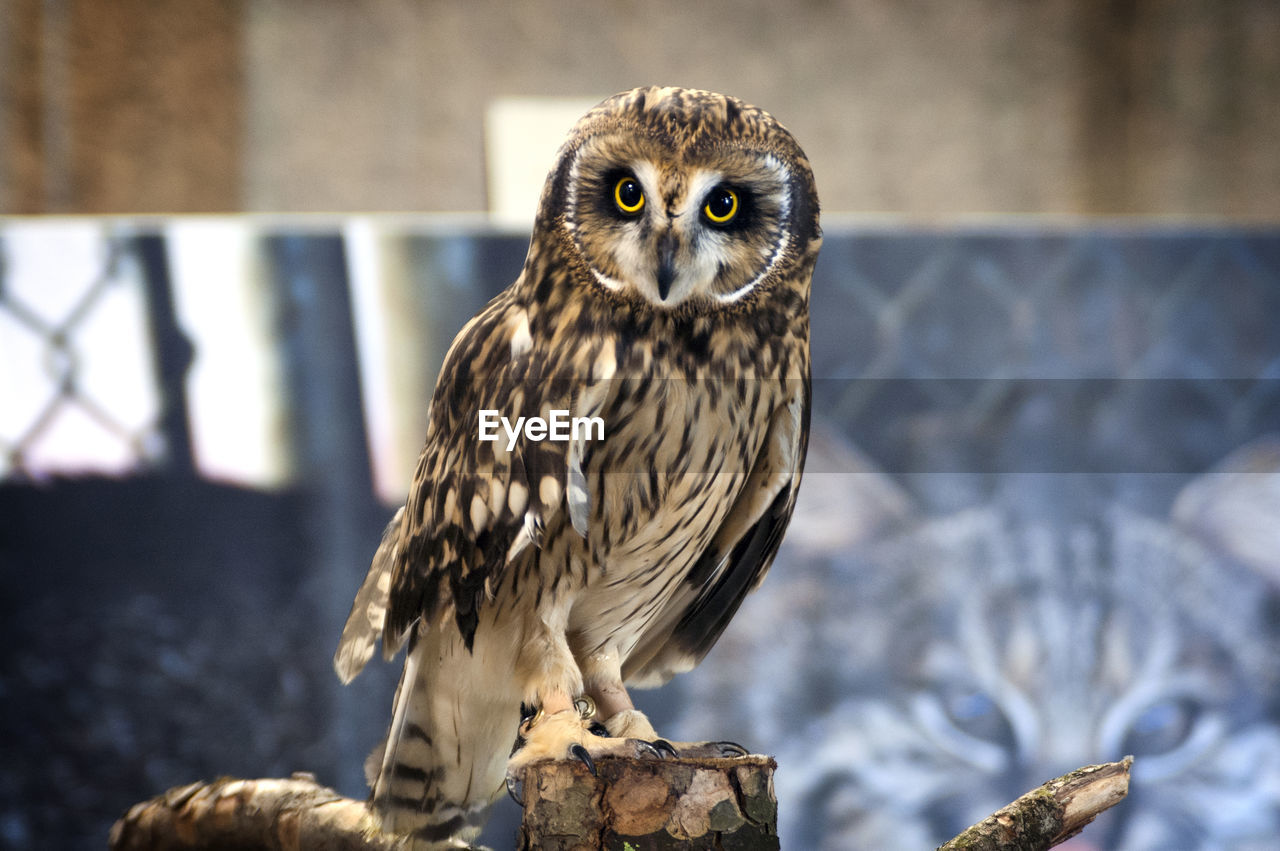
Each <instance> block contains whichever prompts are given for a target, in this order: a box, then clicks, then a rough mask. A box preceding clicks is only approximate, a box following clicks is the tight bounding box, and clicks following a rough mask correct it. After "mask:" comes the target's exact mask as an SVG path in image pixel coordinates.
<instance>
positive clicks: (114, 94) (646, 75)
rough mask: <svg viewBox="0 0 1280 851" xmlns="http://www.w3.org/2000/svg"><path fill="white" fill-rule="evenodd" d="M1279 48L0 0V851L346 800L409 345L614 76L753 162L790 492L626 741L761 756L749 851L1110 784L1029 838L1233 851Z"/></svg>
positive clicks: (911, 837) (248, 5)
mask: <svg viewBox="0 0 1280 851" xmlns="http://www.w3.org/2000/svg"><path fill="white" fill-rule="evenodd" d="M1278 34H1280V3H1276V2H1271V1H1270V0H1220V1H1219V2H1207V0H1206V2H1193V0H1182V1H1181V2H1155V0H1147V1H1146V2H1143V0H1077V2H1068V0H1049V2H1042V3H1034V4H1032V3H1021V2H1013V0H1004V1H1003V2H998V0H963V2H945V3H944V2H897V0H844V2H840V0H826V2H801V3H792V4H779V3H763V2H760V3H757V2H740V3H729V2H707V3H701V4H687V3H685V4H677V3H673V2H671V3H669V2H658V3H648V4H641V3H631V2H618V3H608V4H601V3H585V2H583V3H547V2H530V3H524V4H518V5H516V4H502V3H496V2H488V0H478V2H409V0H385V1H384V2H300V0H277V2H266V0H261V1H260V2H250V1H249V0H245V1H244V2H234V0H233V2H225V0H218V1H217V2H215V0H182V2H178V0H171V2H170V1H167V0H151V2H143V0H116V1H115V2H110V3H102V2H98V3H93V2H89V0H42V1H41V2H36V0H0V214H3V218H0V645H2V646H3V647H4V648H5V649H4V650H3V652H0V730H3V731H4V732H3V734H2V735H3V736H4V751H5V755H6V756H5V759H4V761H3V763H2V764H0V845H2V846H3V847H13V848H27V847H59V848H61V847H66V848H80V847H85V848H88V847H102V845H103V844H104V842H105V835H106V831H107V829H108V828H109V826H110V824H111V822H112V821H113V820H114V819H115V818H117V817H118V816H119V815H120V814H122V813H123V812H124V811H125V810H126V809H127V808H128V807H129V806H130V805H131V804H133V803H135V802H136V801H139V800H142V799H145V798H147V797H150V796H151V795H154V794H158V793H159V792H161V791H163V790H165V789H167V788H169V787H170V786H174V785H178V784H183V783H187V782H190V781H193V780H196V779H200V778H205V779H209V778H212V777H214V776H217V775H221V774H236V775H242V776H250V777H256V776H281V775H287V774H288V773H289V772H291V771H295V770H307V771H313V772H315V773H316V774H317V775H318V777H319V779H320V780H321V782H324V783H327V784H330V785H333V786H335V787H337V788H338V789H340V790H341V791H342V792H344V793H346V794H348V795H352V796H356V797H360V796H362V795H363V780H362V777H361V771H360V765H361V762H362V760H363V757H364V754H365V753H366V752H367V751H368V750H369V749H371V748H372V747H373V745H374V744H375V743H376V742H377V741H378V739H379V738H380V737H381V735H382V734H383V732H384V731H385V728H386V723H387V720H388V718H389V712H390V698H391V690H392V689H393V687H394V681H395V678H396V676H397V674H398V671H397V670H396V666H395V665H379V664H376V663H375V664H373V665H371V668H370V670H369V671H367V672H366V673H365V674H363V675H362V676H361V677H360V678H359V679H358V680H357V681H356V682H355V683H353V684H352V685H351V686H350V687H347V688H342V687H340V686H339V685H338V683H337V679H336V677H334V676H333V674H332V672H331V670H330V667H329V658H330V656H331V654H332V651H333V649H334V646H335V644H336V640H337V635H338V632H339V630H340V628H341V624H342V621H343V619H344V618H345V616H346V613H347V610H348V607H349V605H350V601H351V598H352V596H353V594H354V591H355V588H356V587H357V585H358V583H359V580H360V578H361V577H362V576H363V573H364V570H365V568H366V567H367V564H368V560H369V557H370V556H371V554H372V552H373V549H374V547H375V546H376V542H377V539H378V533H379V531H380V529H381V525H382V524H383V523H384V522H385V520H386V518H387V517H388V516H389V513H390V511H391V510H392V509H393V507H394V505H395V504H396V502H397V500H399V499H402V498H403V495H404V492H405V489H406V487H407V481H408V475H409V472H410V469H411V466H412V463H413V459H414V458H415V457H416V455H417V451H418V449H419V446H420V441H421V437H422V434H423V432H424V428H425V424H424V416H425V408H426V399H427V398H428V396H429V394H430V390H431V387H432V386H433V383H434V379H435V373H436V370H437V369H438V366H439V363H440V359H441V358H442V356H443V353H444V350H445V348H446V347H447V345H448V343H449V341H450V340H451V339H452V337H453V335H454V334H455V333H456V331H457V329H458V328H460V327H461V325H462V324H463V322H465V320H466V319H467V318H468V317H469V316H470V315H471V314H472V313H473V312H474V311H475V310H476V309H478V308H479V307H480V306H481V305H482V304H484V302H485V301H486V300H487V299H488V298H490V297H492V295H494V294H495V293H497V292H498V291H499V290H501V289H502V288H503V287H505V286H506V285H507V284H509V283H510V282H511V281H512V280H514V278H515V276H516V275H517V274H518V272H519V269H520V265H521V262H522V260H523V257H524V252H525V248H526V246H527V242H528V222H529V220H530V218H531V215H532V202H533V200H534V199H535V198H536V193H537V191H538V188H539V185H540V181H541V179H542V176H543V175H544V174H545V171H546V169H547V167H548V166H549V165H550V162H551V159H552V157H553V156H554V150H555V147H556V145H557V144H558V141H559V140H560V138H562V137H563V134H564V133H565V131H567V129H568V127H569V126H570V125H571V124H572V122H573V120H574V118H575V117H576V116H577V115H578V114H580V113H581V112H582V111H584V110H585V108H586V107H587V106H589V105H590V104H591V103H594V102H596V101H598V100H600V99H602V98H603V97H605V96H607V95H609V94H612V93H613V92H615V91H619V90H622V89H626V88H630V87H632V86H635V85H642V84H649V83H662V84H679V85H689V86H697V87H701V88H710V89H717V90H721V91H727V92H729V93H732V94H735V95H737V96H739V97H741V98H743V99H745V100H747V101H750V102H752V103H756V104H758V105H760V106H762V107H764V108H766V109H768V110H769V111H771V112H772V113H773V114H774V115H776V116H777V117H778V118H779V119H780V120H781V121H782V122H783V123H784V124H786V125H787V126H788V127H789V128H790V129H791V130H792V131H793V132H794V134H795V135H796V137H797V138H798V139H799V140H800V142H801V144H802V145H803V146H804V147H805V149H806V151H807V152H808V153H809V155H810V157H811V160H812V162H813V166H814V170H815V173H816V176H817V179H818V185H819V190H820V193H821V196H822V200H823V204H824V210H825V212H824V218H823V222H824V228H825V230H826V233H827V242H826V245H825V247H824V249H823V254H822V256H821V258H820V260H819V264H818V269H817V272H816V274H815V279H814V288H813V316H814V321H813V354H814V377H815V395H814V413H815V418H816V419H815V425H814V430H815V436H814V441H813V450H812V454H811V460H810V463H809V468H808V469H809V472H808V474H807V476H806V480H805V486H804V488H803V490H802V499H803V505H802V507H801V510H800V512H799V516H798V517H797V521H796V523H795V524H794V528H793V531H792V533H791V534H790V535H789V537H788V540H787V543H786V544H785V545H784V550H783V553H782V554H781V555H780V557H779V561H778V564H777V565H776V567H775V571H774V573H773V574H771V576H770V578H769V580H768V581H767V582H766V584H765V585H764V588H763V590H762V592H761V593H760V594H757V595H755V597H754V598H752V599H751V600H750V601H749V602H748V609H747V611H746V612H745V613H744V616H742V617H739V618H738V619H737V621H736V622H735V623H734V625H733V626H731V628H730V630H729V632H728V633H727V634H726V636H725V638H724V639H723V641H722V643H721V645H720V646H719V647H717V649H716V650H715V651H713V653H712V654H711V655H710V656H709V657H708V660H707V662H706V663H705V664H704V665H703V666H702V667H701V668H699V669H698V670H697V671H695V672H694V673H692V674H689V675H687V676H685V677H682V678H680V679H679V680H677V681H676V682H675V683H673V684H672V685H670V686H668V687H665V688H664V689H661V690H658V691H656V692H651V693H645V694H644V695H643V698H644V701H645V702H644V704H643V706H644V708H645V709H646V710H647V711H649V712H650V714H651V715H652V716H653V717H654V718H655V719H656V721H657V723H658V726H659V729H661V730H663V731H664V732H667V733H668V734H669V735H671V736H673V737H675V738H694V737H700V736H701V737H714V738H736V739H738V740H739V741H742V742H743V743H744V744H747V745H749V746H750V747H751V748H752V749H754V750H758V751H762V752H768V753H773V754H776V755H777V756H778V758H779V761H780V766H781V767H780V769H779V772H778V779H777V782H778V791H779V797H780V800H781V819H782V826H783V830H784V837H783V847H784V848H820V847H826V848H835V849H839V848H853V847H876V848H903V849H913V848H923V847H932V846H933V845H936V844H937V843H938V842H940V841H942V840H944V839H946V838H949V837H950V836H951V835H953V834H955V833H956V832H958V831H959V830H960V829H962V828H963V827H965V826H966V825H967V824H968V823H970V822H972V821H974V820H976V819H977V818H980V817H982V816H983V815H985V814H986V813H988V812H990V811H991V810H992V809H994V808H995V807H997V806H999V805H1001V804H1003V803H1005V802H1007V801H1008V800H1010V799H1012V798H1013V797H1014V796H1016V795H1017V794H1019V793H1021V792H1022V791H1025V790H1026V789H1027V788H1030V787H1032V786H1034V785H1036V784H1038V783H1039V782H1041V781H1043V780H1045V779H1048V778H1049V777H1051V776H1054V775H1056V774H1059V773H1061V772H1063V771H1066V770H1069V769H1071V768H1074V767H1076V766H1078V765H1081V764H1084V763H1088V762H1095V761H1100V760H1109V759H1116V758H1119V757H1120V756H1123V755H1124V754H1126V753H1132V754H1135V755H1136V756H1137V757H1138V762H1137V764H1136V769H1135V778H1134V786H1133V792H1132V794H1131V797H1130V799H1129V800H1128V801H1126V802H1125V803H1124V804H1123V805H1122V806H1121V807H1120V808H1118V810H1117V811H1114V812H1112V813H1110V814H1108V815H1107V816H1106V817H1104V819H1102V820H1100V821H1099V822H1098V823H1097V824H1096V825H1095V826H1094V827H1093V828H1090V829H1089V830H1088V831H1086V834H1085V835H1084V836H1083V837H1081V839H1080V840H1077V843H1078V844H1077V848H1089V847H1095V848H1113V849H1125V851H1130V849H1155V848H1160V849H1170V848H1173V849H1208V848H1225V849H1262V848H1270V847H1272V846H1273V844H1274V839H1275V836H1276V835H1278V834H1280V700H1278V699H1277V697H1278V694H1277V678H1278V677H1280V662H1277V659H1280V654H1278V653H1277V651H1280V647H1278V646H1277V639H1278V638H1280V623H1278V622H1277V611H1280V608H1278V606H1277V603H1278V602H1280V597H1278V596H1277V582H1278V581H1280V438H1277V437H1276V435H1277V433H1280V153H1277V150H1276V144H1275V140H1276V139H1277V138H1280V51H1277V50H1276V48H1275V45H1276V37H1277V35H1278ZM761 683H768V684H769V687H768V688H767V689H762V688H760V684H761ZM514 816H515V813H514V807H513V806H512V805H510V804H509V802H506V801H505V800H504V801H503V802H502V804H500V806H499V808H498V812H497V814H496V817H495V820H494V824H493V826H492V827H491V828H490V829H489V830H488V831H487V832H486V834H485V837H486V841H487V842H489V843H490V844H493V845H495V846H496V847H498V848H502V847H508V846H509V845H510V843H511V839H510V837H511V831H512V824H513V821H512V819H513V818H514Z"/></svg>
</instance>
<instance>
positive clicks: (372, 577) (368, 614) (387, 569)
mask: <svg viewBox="0 0 1280 851" xmlns="http://www.w3.org/2000/svg"><path fill="white" fill-rule="evenodd" d="M403 517H404V508H403V507H401V508H400V510H399V511H397V512H396V514H395V516H394V517H392V518H391V522H390V523H388V524H387V528H386V529H385V530H383V532H382V542H381V543H380V544H378V550H377V552H376V553H374V556H373V563H372V564H371V565H370V566H369V573H368V574H367V575H366V576H365V578H364V582H362V583H361V584H360V590H359V591H357V592H356V599H355V602H354V603H352V604H351V614H350V615H348V616H347V623H346V626H344V627H343V628H342V637H341V638H340V639H338V649H337V652H335V653H334V654H333V668H334V670H335V671H337V672H338V679H340V680H342V682H343V683H344V684H345V683H349V682H351V681H352V680H353V679H355V677H356V675H357V674H359V673H360V672H361V671H362V670H364V666H365V664H366V663H367V662H368V661H369V660H370V659H371V658H372V657H373V646H374V645H375V644H376V643H377V642H378V639H379V638H383V642H384V646H383V655H384V656H386V657H387V658H388V659H390V658H391V657H392V656H393V655H395V652H396V651H397V650H399V649H400V648H399V646H398V645H397V646H396V647H387V646H385V642H386V639H385V637H383V627H384V626H385V625H386V622H387V608H388V607H389V605H390V599H391V573H392V570H393V569H394V568H395V563H396V557H397V556H398V554H399V544H400V522H401V519H402V518H403Z"/></svg>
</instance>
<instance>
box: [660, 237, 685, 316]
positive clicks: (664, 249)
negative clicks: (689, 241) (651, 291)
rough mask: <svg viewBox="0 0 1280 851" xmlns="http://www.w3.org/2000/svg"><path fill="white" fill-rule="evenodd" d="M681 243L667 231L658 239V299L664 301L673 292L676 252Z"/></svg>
mask: <svg viewBox="0 0 1280 851" xmlns="http://www.w3.org/2000/svg"><path fill="white" fill-rule="evenodd" d="M679 247H680V243H679V241H678V240H677V239H676V235H675V234H674V233H672V232H671V231H667V232H666V233H664V234H663V235H662V236H661V237H659V238H658V274H657V279H656V283H657V284H658V297H659V298H661V299H662V300H663V301H666V300H667V295H668V294H670V292H671V283H672V282H673V281H674V280H675V279H676V251H677V250H678V249H679Z"/></svg>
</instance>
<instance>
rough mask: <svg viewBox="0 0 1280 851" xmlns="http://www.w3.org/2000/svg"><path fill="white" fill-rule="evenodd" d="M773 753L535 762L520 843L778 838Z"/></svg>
mask: <svg viewBox="0 0 1280 851" xmlns="http://www.w3.org/2000/svg"><path fill="white" fill-rule="evenodd" d="M777 767H778V766H777V763H775V762H774V761H773V760H772V759H771V758H769V757H767V756H742V757H734V758H730V759H663V760H658V759H654V760H634V759H601V760H598V761H597V762H596V773H595V774H594V775H593V774H592V773H591V771H590V770H589V769H588V768H587V767H586V766H585V765H583V764H582V763H580V762H576V761H567V762H550V763H542V764H539V765H534V766H530V767H529V769H527V771H526V772H525V780H524V788H523V794H524V822H523V824H522V825H521V827H520V837H519V844H518V847H519V848H520V849H521V851H534V849H539V851H585V850H586V849H591V851H596V849H608V851H660V849H668V848H672V849H674V848H680V849H724V851H731V849H740V851H763V850H764V849H777V848H778V847H779V846H778V802H777V799H776V798H775V797H774V793H773V772H774V770H775V769H776V768H777Z"/></svg>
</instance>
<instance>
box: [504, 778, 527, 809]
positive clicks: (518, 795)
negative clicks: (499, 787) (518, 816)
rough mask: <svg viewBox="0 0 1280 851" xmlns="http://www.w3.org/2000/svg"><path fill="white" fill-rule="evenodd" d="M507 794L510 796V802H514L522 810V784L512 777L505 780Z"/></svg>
mask: <svg viewBox="0 0 1280 851" xmlns="http://www.w3.org/2000/svg"><path fill="white" fill-rule="evenodd" d="M507 794H508V795H510V796H511V800H513V801H515V802H516V804H518V805H519V806H520V809H524V784H523V783H521V782H520V781H519V780H516V779H515V778H514V777H508V778H507Z"/></svg>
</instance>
